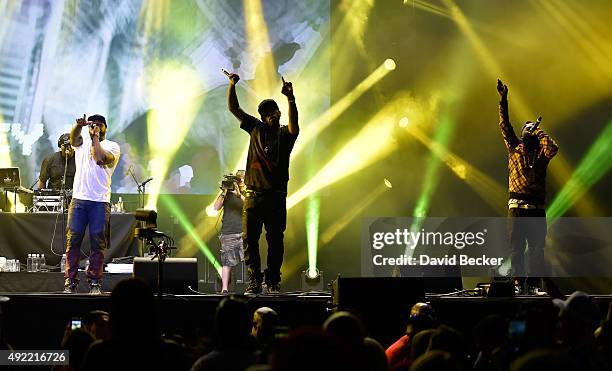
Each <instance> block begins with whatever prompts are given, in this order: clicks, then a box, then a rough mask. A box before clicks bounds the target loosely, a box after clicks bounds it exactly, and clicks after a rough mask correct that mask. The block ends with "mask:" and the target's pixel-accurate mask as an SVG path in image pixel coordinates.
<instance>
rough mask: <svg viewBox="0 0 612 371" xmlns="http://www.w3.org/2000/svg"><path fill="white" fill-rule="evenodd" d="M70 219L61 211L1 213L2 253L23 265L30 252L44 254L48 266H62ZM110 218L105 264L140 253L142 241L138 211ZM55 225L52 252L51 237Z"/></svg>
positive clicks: (86, 241) (85, 248)
mask: <svg viewBox="0 0 612 371" xmlns="http://www.w3.org/2000/svg"><path fill="white" fill-rule="evenodd" d="M64 217H65V219H64V221H63V222H62V218H64ZM67 219H68V215H67V214H64V215H62V214H57V213H16V214H13V213H0V256H4V257H6V258H7V259H19V261H20V262H21V264H22V267H23V266H24V265H25V264H26V262H27V258H28V254H44V255H45V258H46V261H47V265H58V264H59V262H60V260H61V258H62V254H63V253H64V250H65V246H64V244H65V240H66V238H65V229H62V226H63V227H64V228H65V225H66V220H67ZM56 220H57V224H56ZM110 221H111V241H110V246H109V249H108V250H107V251H106V254H105V259H104V261H105V263H108V262H110V261H111V260H112V259H113V258H117V257H124V256H130V255H137V254H138V241H137V240H136V239H135V238H134V228H135V227H136V220H135V219H134V214H132V213H117V214H111V219H110ZM54 228H55V238H54V239H53V252H52V251H51V239H52V236H53V230H54ZM89 250H90V245H89V231H85V238H84V239H83V244H82V246H81V251H82V252H83V253H84V254H85V256H86V255H89ZM56 254H57V255H56Z"/></svg>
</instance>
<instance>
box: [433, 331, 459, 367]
mask: <svg viewBox="0 0 612 371" xmlns="http://www.w3.org/2000/svg"><path fill="white" fill-rule="evenodd" d="M434 350H441V351H444V352H447V353H450V354H451V355H452V356H453V357H454V358H455V359H456V360H458V361H460V362H463V363H464V365H468V356H469V349H468V346H467V344H466V341H465V339H464V337H463V335H462V334H461V333H460V332H459V331H457V330H455V329H453V328H451V327H448V326H446V325H441V326H439V327H438V328H437V329H436V330H435V331H434V332H433V334H431V339H430V340H429V347H428V348H427V353H429V352H431V351H434Z"/></svg>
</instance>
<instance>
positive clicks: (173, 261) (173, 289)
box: [133, 258, 198, 294]
mask: <svg viewBox="0 0 612 371" xmlns="http://www.w3.org/2000/svg"><path fill="white" fill-rule="evenodd" d="M163 264H164V267H163V283H162V292H164V293H170V294H192V293H193V292H191V291H190V290H189V286H191V287H192V288H193V289H194V290H197V289H198V259H197V258H166V260H165V261H164V263H163ZM158 267H159V262H158V261H157V259H153V260H151V258H134V273H133V277H134V278H139V279H141V280H143V281H145V282H147V283H148V284H149V285H150V286H151V288H152V289H153V291H154V292H157V270H158Z"/></svg>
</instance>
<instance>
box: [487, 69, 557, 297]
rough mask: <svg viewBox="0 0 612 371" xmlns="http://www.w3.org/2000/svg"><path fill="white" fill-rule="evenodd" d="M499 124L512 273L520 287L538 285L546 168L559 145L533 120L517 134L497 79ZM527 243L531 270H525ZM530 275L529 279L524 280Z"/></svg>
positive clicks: (541, 265)
mask: <svg viewBox="0 0 612 371" xmlns="http://www.w3.org/2000/svg"><path fill="white" fill-rule="evenodd" d="M497 92H498V93H499V96H500V102H499V127H500V128H501V132H502V136H503V137H504V142H505V143H506V149H507V150H508V191H509V201H508V218H509V232H510V247H511V249H512V255H511V261H512V272H513V275H514V276H515V277H516V278H518V279H519V283H520V284H521V286H522V285H523V284H525V286H527V287H539V286H540V278H539V277H540V276H542V275H543V274H544V273H545V272H546V269H545V262H544V243H545V240H546V232H547V226H546V212H545V209H544V207H545V203H546V168H547V167H548V162H549V161H550V160H551V159H552V158H553V157H554V156H555V155H556V154H557V151H558V149H559V147H558V146H557V144H556V143H555V141H554V140H552V138H551V137H550V136H548V134H546V133H545V132H544V131H542V130H541V129H539V128H538V127H537V124H534V123H533V122H531V121H527V122H526V123H525V125H523V128H522V129H521V138H519V137H517V136H516V134H515V133H514V129H513V128H512V125H511V124H510V118H509V114H508V87H507V86H506V85H504V84H503V83H502V82H501V80H497ZM525 243H527V244H528V246H529V248H528V258H529V270H528V271H527V272H526V271H525V263H524V260H525V258H524V256H525ZM525 276H529V277H530V278H529V280H528V282H524V281H525V279H524V277H525Z"/></svg>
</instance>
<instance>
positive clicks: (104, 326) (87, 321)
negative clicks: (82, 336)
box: [83, 310, 111, 340]
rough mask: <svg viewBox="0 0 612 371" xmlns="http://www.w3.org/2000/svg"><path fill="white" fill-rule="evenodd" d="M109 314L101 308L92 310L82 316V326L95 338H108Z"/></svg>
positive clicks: (109, 333) (109, 332)
mask: <svg viewBox="0 0 612 371" xmlns="http://www.w3.org/2000/svg"><path fill="white" fill-rule="evenodd" d="M109 319H110V315H109V314H108V312H105V311H103V310H92V311H91V312H89V313H87V315H86V316H85V317H83V327H84V328H85V329H86V330H87V331H89V333H90V334H92V335H93V337H94V338H95V339H96V340H108V339H110V335H111V331H110V324H109Z"/></svg>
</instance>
